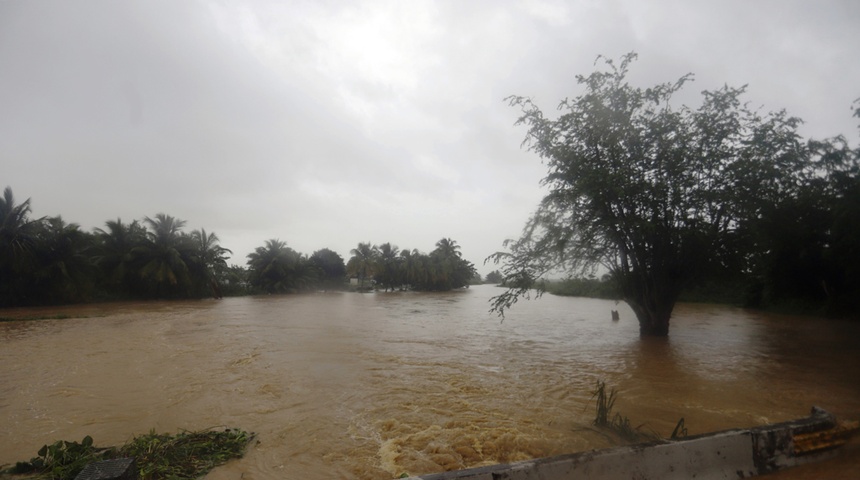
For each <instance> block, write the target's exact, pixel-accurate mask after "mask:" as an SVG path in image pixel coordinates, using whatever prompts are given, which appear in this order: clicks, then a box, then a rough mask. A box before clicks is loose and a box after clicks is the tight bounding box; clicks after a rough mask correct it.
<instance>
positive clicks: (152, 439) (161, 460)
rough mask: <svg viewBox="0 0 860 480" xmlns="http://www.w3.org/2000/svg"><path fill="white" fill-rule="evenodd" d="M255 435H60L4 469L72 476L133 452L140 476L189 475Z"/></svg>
mask: <svg viewBox="0 0 860 480" xmlns="http://www.w3.org/2000/svg"><path fill="white" fill-rule="evenodd" d="M253 439H254V434H253V433H250V434H249V433H248V432H245V431H243V430H239V429H229V428H228V429H226V430H224V431H215V430H202V431H196V432H181V433H178V434H176V435H169V434H163V433H155V432H154V431H153V432H150V433H149V434H146V435H141V436H138V437H135V438H134V439H133V440H131V441H130V442H128V443H127V444H125V445H123V446H121V447H97V446H95V445H94V444H93V439H92V437H90V436H86V437H84V438H83V440H81V442H69V441H65V440H59V441H57V442H54V443H52V444H51V445H45V446H43V447H42V448H41V449H40V450H39V452H38V454H37V456H36V457H33V458H32V459H30V460H29V461H27V462H18V463H17V464H16V465H15V467H13V468H12V469H11V470H9V472H8V473H13V474H25V475H27V476H28V478H32V477H35V478H44V479H52V480H72V479H74V478H75V477H76V476H77V475H78V474H79V473H80V472H81V471H82V470H83V469H84V468H85V467H86V466H87V465H88V464H90V463H95V462H100V461H104V460H110V459H115V458H127V457H133V458H134V460H135V465H136V469H137V472H138V474H139V476H140V478H143V479H151V480H155V479H162V478H173V479H193V478H200V477H202V476H203V475H205V474H206V473H208V472H209V471H210V470H212V469H213V468H215V467H217V466H218V465H222V464H224V463H226V462H227V461H228V460H231V459H233V458H241V457H242V456H243V455H244V454H245V449H246V448H247V446H248V444H249V443H250V442H251V441H252V440H253Z"/></svg>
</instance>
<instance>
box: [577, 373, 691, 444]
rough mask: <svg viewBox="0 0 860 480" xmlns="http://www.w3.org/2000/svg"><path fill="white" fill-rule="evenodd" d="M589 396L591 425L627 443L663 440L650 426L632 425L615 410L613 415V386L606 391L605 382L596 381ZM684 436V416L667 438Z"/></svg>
mask: <svg viewBox="0 0 860 480" xmlns="http://www.w3.org/2000/svg"><path fill="white" fill-rule="evenodd" d="M591 398H593V399H595V408H596V412H595V417H594V421H593V422H592V425H594V426H595V427H598V428H601V429H603V430H606V431H609V432H611V433H613V434H615V435H616V436H617V437H619V438H620V439H621V440H622V441H625V442H629V443H638V442H650V441H655V440H663V437H662V436H661V435H660V434H659V433H657V432H655V431H654V430H652V429H651V428H650V427H646V425H645V424H644V423H643V424H641V425H639V426H637V427H633V425H632V424H631V423H630V418H628V417H627V416H626V415H621V414H620V413H618V412H615V414H614V415H613V411H612V409H613V407H615V400H616V399H617V398H618V392H616V391H615V389H614V388H612V389H609V390H608V391H607V389H606V382H604V381H602V380H598V381H597V388H596V389H595V390H594V391H593V392H592V394H591ZM685 436H687V428H686V426H685V425H684V418H683V417H682V418H681V419H680V420H679V421H678V423H677V424H676V425H675V429H674V430H673V431H672V434H671V436H670V437H669V439H670V440H676V439H679V438H682V437H685Z"/></svg>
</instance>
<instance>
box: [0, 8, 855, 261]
mask: <svg viewBox="0 0 860 480" xmlns="http://www.w3.org/2000/svg"><path fill="white" fill-rule="evenodd" d="M858 26H860V2H858V1H856V0H844V1H835V0H833V1H826V0H825V1H816V2H812V1H791V0H770V1H726V0H720V1H707V2H706V1H687V0H677V1H673V0H666V1H647V2H646V1H641V0H630V1H612V0H600V1H598V0H595V1H550V0H547V1H539V0H535V1H522V2H514V1H495V0H486V1H465V0H451V1H415V0H408V1H407V0H400V1H362V2H357V1H355V2H353V1H349V2H346V1H343V2H341V1H310V0H309V1H269V2H266V1H260V2H234V1H223V2H220V1H209V2H207V1H174V0H169V1H128V0H125V1H113V0H106V1H74V2H65V1H55V2H47V1H5V0H0V188H4V187H5V186H7V185H8V186H11V187H12V189H13V191H14V193H15V196H16V199H17V200H18V201H19V202H20V201H23V200H25V199H27V198H31V199H32V209H33V214H34V215H35V216H44V215H50V216H54V215H62V216H63V218H64V219H65V220H66V221H67V222H74V223H78V224H80V226H81V227H82V228H84V229H86V230H91V229H92V228H94V227H101V226H103V225H104V222H105V221H106V220H109V219H115V218H117V217H119V218H121V219H122V220H123V221H131V220H134V219H141V218H143V217H144V216H150V217H151V216H154V215H155V214H157V213H162V212H163V213H167V214H169V215H173V216H175V217H178V218H180V219H183V220H186V221H187V226H186V230H188V231H190V230H191V229H198V228H205V229H206V230H207V231H214V232H215V233H217V234H218V236H219V237H220V238H221V244H222V245H223V246H224V247H226V248H229V249H232V250H233V252H234V256H233V258H232V259H231V260H230V263H235V264H240V265H244V264H245V260H246V259H245V256H246V255H247V254H248V253H249V252H251V251H252V250H253V249H254V248H255V247H258V246H261V245H263V243H264V242H265V241H266V240H267V239H270V238H279V239H281V240H283V241H286V242H287V244H288V245H289V246H290V247H292V248H294V249H296V250H297V251H299V252H302V253H305V254H308V255H310V254H311V253H313V252H314V251H316V250H319V249H321V248H331V249H332V250H335V251H336V252H338V253H340V254H341V255H342V256H343V257H344V259H345V260H348V258H349V250H350V249H351V248H354V247H355V246H356V245H357V244H358V242H373V243H376V244H379V243H384V242H391V243H393V244H395V245H397V246H399V247H401V248H410V249H412V248H417V249H419V250H421V251H423V252H430V251H431V250H433V248H434V244H435V242H436V241H437V240H439V239H440V238H443V237H450V238H452V239H454V240H455V241H457V242H458V244H459V245H460V246H461V249H462V252H463V255H464V256H465V257H466V258H467V259H468V260H471V261H472V262H474V263H475V264H476V265H477V266H478V267H479V271H480V272H481V273H482V274H486V273H487V272H488V271H490V270H491V269H492V268H494V267H492V266H484V265H483V259H484V258H485V257H486V256H487V255H489V254H491V253H493V252H494V251H496V250H499V249H500V248H501V243H502V241H503V240H504V239H505V238H509V237H514V236H517V235H518V234H519V232H520V229H521V228H522V226H523V224H524V222H525V220H526V219H527V217H528V215H529V213H530V212H531V211H532V210H533V209H534V207H535V206H536V204H537V203H538V201H539V200H540V198H541V197H542V194H543V191H542V190H541V188H540V186H539V181H540V179H541V178H542V177H543V175H544V173H545V169H544V167H543V166H542V164H541V162H540V159H539V158H538V157H536V156H535V155H534V154H532V153H529V152H526V151H523V150H522V149H521V148H520V143H521V141H522V139H523V137H524V134H525V130H524V129H523V128H522V127H515V126H514V125H513V124H514V121H515V120H516V118H517V111H516V110H515V109H513V108H511V107H509V106H507V104H506V103H505V102H504V101H503V99H504V98H505V97H506V96H508V95H512V94H517V95H524V96H530V97H533V98H534V99H535V100H536V101H537V103H538V104H539V105H541V106H542V107H543V108H544V110H545V111H547V110H549V111H552V110H554V108H555V106H556V105H557V104H558V102H559V100H561V99H562V98H564V97H573V96H576V95H578V94H579V93H581V90H580V89H579V88H578V86H577V85H576V82H575V78H574V77H575V75H577V74H587V73H590V72H591V71H593V70H594V60H595V57H596V56H597V55H599V54H603V55H605V56H609V57H612V58H618V57H620V56H621V55H622V54H624V53H626V52H630V51H636V52H637V53H638V54H639V60H638V61H637V62H636V63H635V65H634V66H633V68H632V78H633V80H634V81H635V82H636V83H638V84H640V85H641V86H643V87H645V86H650V85H652V84H654V83H657V82H665V81H671V80H675V79H677V78H678V77H679V76H681V75H683V74H685V73H688V72H692V73H694V74H695V78H696V81H695V82H694V83H692V84H689V85H688V87H687V89H686V90H687V93H689V98H690V99H691V100H690V101H695V99H697V98H698V92H700V91H701V90H703V89H713V88H717V87H719V86H722V85H723V84H726V83H727V84H729V85H733V86H740V85H743V84H749V89H748V94H747V97H746V99H747V100H748V101H750V102H751V104H753V105H754V106H761V107H763V109H764V110H766V111H768V110H778V109H782V108H785V109H787V110H788V112H789V113H791V114H792V115H796V116H799V117H801V118H802V119H804V120H805V122H806V123H805V125H804V126H803V128H802V133H803V134H804V135H805V136H807V137H809V136H811V137H816V138H822V137H829V136H833V135H836V134H840V133H841V134H844V135H846V136H847V137H848V138H849V139H850V141H851V143H852V144H854V145H856V144H857V143H858V129H857V125H858V121H857V120H856V119H854V118H852V117H851V110H850V106H851V104H852V102H853V101H854V100H855V99H856V98H858V97H860V62H858V51H860V27H858Z"/></svg>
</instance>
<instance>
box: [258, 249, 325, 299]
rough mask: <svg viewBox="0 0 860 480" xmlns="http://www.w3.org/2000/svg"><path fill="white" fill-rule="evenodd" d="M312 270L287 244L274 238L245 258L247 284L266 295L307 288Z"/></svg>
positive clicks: (310, 280) (306, 261)
mask: <svg viewBox="0 0 860 480" xmlns="http://www.w3.org/2000/svg"><path fill="white" fill-rule="evenodd" d="M315 270H316V269H315V267H314V266H313V265H311V263H310V262H309V261H308V260H307V258H305V257H304V256H303V255H301V254H299V253H298V252H296V251H295V250H293V249H292V248H289V247H287V244H286V242H282V241H280V240H278V239H276V238H274V239H271V240H267V241H266V245H265V246H262V247H257V248H256V249H255V250H254V251H253V252H252V253H250V254H248V283H250V284H251V286H252V287H254V288H258V289H260V290H263V291H264V292H267V293H288V292H295V291H299V290H306V289H308V288H310V287H311V286H312V285H313V284H314V283H315V281H316V279H317V276H316V274H315Z"/></svg>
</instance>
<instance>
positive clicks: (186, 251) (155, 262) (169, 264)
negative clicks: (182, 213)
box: [134, 213, 193, 296]
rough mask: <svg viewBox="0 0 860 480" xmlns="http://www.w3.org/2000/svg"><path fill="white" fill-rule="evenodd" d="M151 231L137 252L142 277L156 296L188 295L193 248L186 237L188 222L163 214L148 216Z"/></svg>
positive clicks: (146, 221)
mask: <svg viewBox="0 0 860 480" xmlns="http://www.w3.org/2000/svg"><path fill="white" fill-rule="evenodd" d="M143 221H144V223H146V224H147V226H148V227H149V230H148V231H147V232H146V241H145V242H144V243H143V245H140V246H138V247H136V248H135V249H134V256H135V258H136V260H137V261H138V262H139V265H140V270H139V272H140V276H141V278H142V279H143V280H144V281H146V282H148V283H149V285H150V288H151V289H152V290H151V292H152V293H153V294H155V295H156V296H177V295H187V294H188V293H189V292H190V289H191V277H190V275H189V270H188V264H187V263H186V261H187V260H189V259H190V257H191V251H192V249H193V245H192V242H191V241H190V239H189V237H188V236H186V235H183V234H182V227H183V226H185V221H184V220H179V219H177V218H174V217H171V216H170V215H165V214H163V213H159V214H158V215H156V216H155V218H150V217H145V218H144V219H143Z"/></svg>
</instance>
